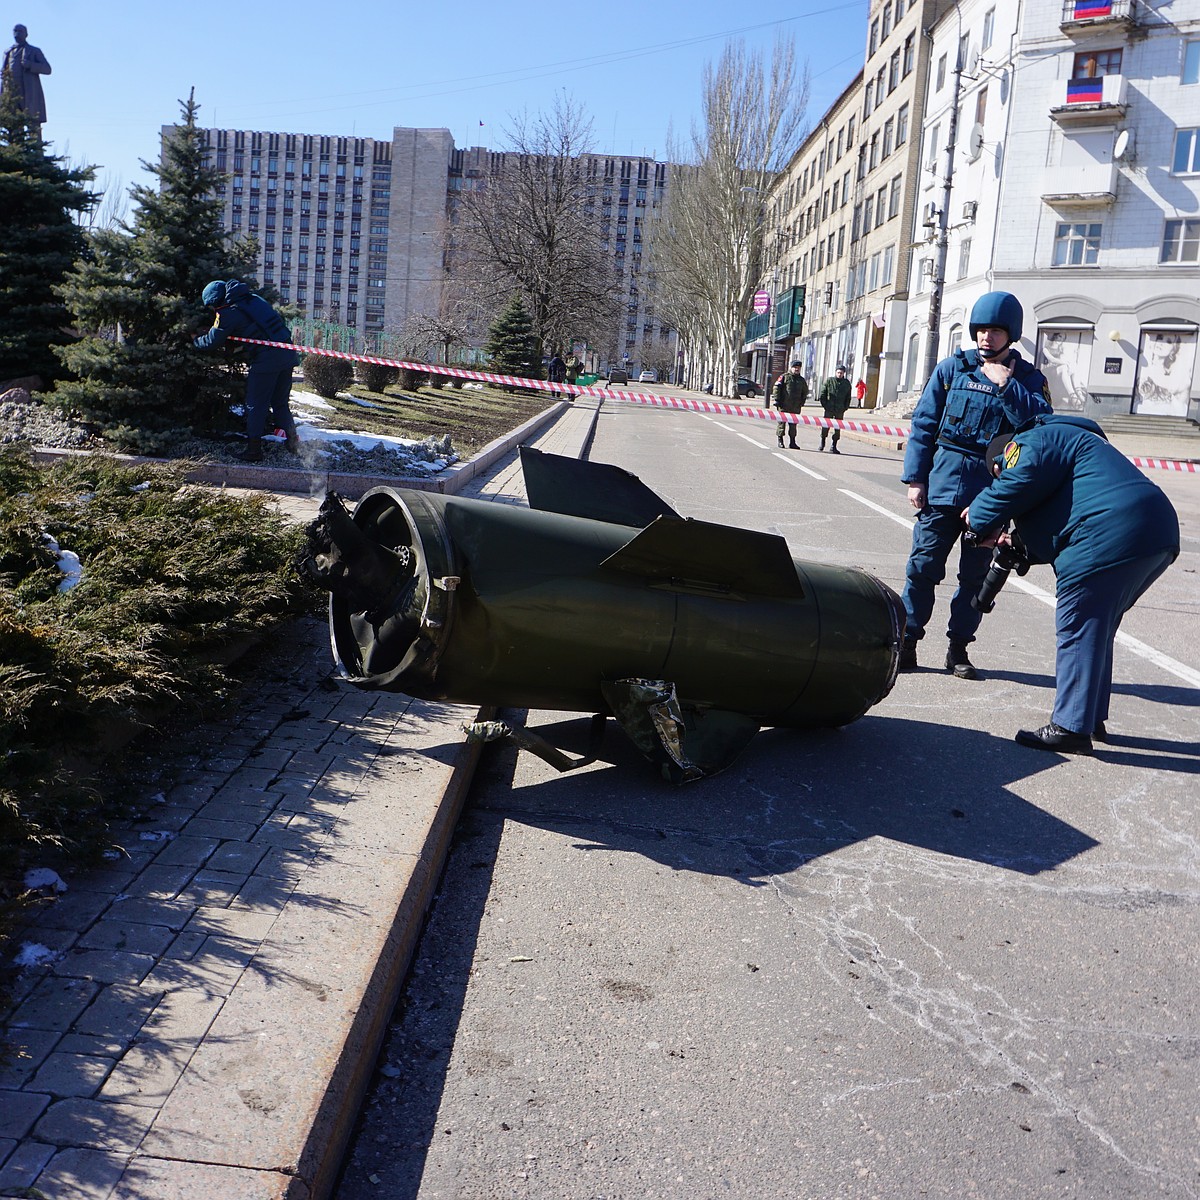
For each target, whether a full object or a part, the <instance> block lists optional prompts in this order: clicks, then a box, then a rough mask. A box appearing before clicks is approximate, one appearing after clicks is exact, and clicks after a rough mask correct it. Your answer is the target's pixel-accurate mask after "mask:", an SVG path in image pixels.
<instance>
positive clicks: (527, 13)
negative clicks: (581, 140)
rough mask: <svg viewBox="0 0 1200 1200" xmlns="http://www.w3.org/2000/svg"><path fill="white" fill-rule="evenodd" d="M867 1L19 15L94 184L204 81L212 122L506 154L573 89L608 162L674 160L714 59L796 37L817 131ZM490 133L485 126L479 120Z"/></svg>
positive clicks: (847, 62) (138, 177)
mask: <svg viewBox="0 0 1200 1200" xmlns="http://www.w3.org/2000/svg"><path fill="white" fill-rule="evenodd" d="M867 7H868V0H800V2H799V3H795V4H759V5H740V6H739V5H731V4H729V3H718V2H717V0H692V2H690V3H686V4H685V3H683V2H682V0H640V2H637V3H634V2H632V0H609V2H608V3H601V4H594V5H579V6H573V7H568V6H564V5H563V4H562V3H561V2H560V3H550V2H548V0H525V2H524V3H521V4H516V5H514V4H503V3H495V2H494V0H493V2H492V3H488V4H483V3H479V2H478V0H460V2H459V3H457V4H423V5H414V4H401V5H394V6H393V5H390V4H388V5H385V4H381V3H375V4H368V3H363V2H362V0H343V3H341V4H334V5H327V4H317V3H314V2H312V0H293V3H291V4H263V3H250V4H244V5H233V4H224V5H214V4H204V5H201V4H195V5H186V6H185V5H176V4H170V3H168V4H163V3H161V2H159V3H155V4H151V3H148V2H145V0H128V2H122V3H119V4H116V5H110V6H107V7H105V6H101V5H97V4H96V3H95V0H88V2H87V3H84V2H83V0H49V2H48V3H40V4H32V3H28V0H26V2H25V3H23V4H21V5H19V6H17V7H15V8H12V9H10V10H9V11H10V13H11V15H10V16H8V17H6V18H5V21H4V23H3V27H2V28H0V37H3V39H4V40H3V45H4V46H8V45H9V44H11V36H10V35H11V29H12V26H13V25H14V24H16V23H21V24H24V25H26V26H27V27H28V29H29V40H30V42H31V43H32V44H33V45H35V46H38V47H40V48H41V50H42V52H43V53H44V54H45V55H46V58H47V59H48V60H49V62H50V66H51V68H52V70H53V74H52V75H50V76H49V77H48V78H46V79H44V80H43V84H44V87H45V92H46V104H47V110H48V120H47V123H46V126H45V129H44V131H43V132H44V134H45V136H46V138H47V139H48V140H49V141H50V142H51V143H52V147H51V149H52V152H54V153H56V154H61V155H65V156H66V157H67V158H68V159H70V160H71V161H72V162H78V161H80V160H84V161H87V162H89V163H93V164H97V165H98V166H100V167H101V168H102V169H101V172H100V175H99V177H98V178H99V182H101V183H104V182H107V183H108V184H110V185H111V184H112V182H113V181H114V180H115V179H119V180H120V183H121V187H122V190H127V189H128V188H129V186H130V185H131V184H133V183H146V182H148V176H146V174H145V172H144V171H143V170H142V169H141V168H140V166H139V165H138V163H139V159H154V158H156V157H157V153H158V130H159V126H160V125H162V124H164V123H166V122H170V121H173V120H175V119H176V117H177V116H178V112H179V106H178V104H177V100H178V99H179V98H180V97H185V96H186V95H187V93H188V91H189V89H190V88H192V87H195V89H196V99H197V100H198V101H199V103H200V105H201V110H200V120H201V123H202V124H203V125H205V126H214V127H224V128H236V129H263V130H270V131H276V132H283V133H314V134H334V135H349V136H359V137H375V138H390V136H391V130H392V126H393V125H409V126H433V127H439V128H441V127H444V128H447V129H449V130H450V132H451V134H452V135H453V137H454V140H455V143H456V144H457V145H459V146H471V145H486V146H492V147H498V146H500V145H501V144H502V143H503V133H504V129H505V126H506V125H507V123H508V118H509V117H510V115H511V114H513V113H517V112H521V111H523V110H524V111H528V112H530V113H534V112H537V111H538V110H539V109H542V108H548V107H549V106H550V105H551V103H552V102H553V99H554V95H555V93H556V92H560V91H565V92H566V93H567V94H569V95H570V96H571V97H572V98H573V99H574V100H575V101H577V102H578V103H579V104H581V105H582V107H583V108H584V109H585V111H586V112H587V113H588V115H589V116H590V117H591V118H592V122H593V144H594V148H595V149H596V150H598V151H606V152H607V151H611V152H613V153H616V154H651V155H656V156H658V157H664V156H665V154H666V148H667V142H668V136H669V133H670V132H671V130H674V132H675V134H676V136H677V137H678V136H680V135H685V134H686V133H687V131H688V130H689V128H690V126H691V122H692V119H693V116H694V114H695V113H696V111H697V109H698V105H699V95H700V76H701V72H702V70H703V67H704V64H705V63H706V62H709V61H715V60H716V59H717V58H718V57H719V55H720V53H721V50H722V48H723V46H724V44H725V42H726V41H727V40H728V39H729V38H731V37H741V38H743V39H744V40H745V42H746V43H747V45H749V46H751V47H759V46H761V47H769V46H770V43H771V41H772V39H773V38H774V36H775V35H776V33H777V32H783V33H786V34H791V35H794V36H795V39H796V45H797V51H798V54H799V56H800V58H801V59H802V60H803V59H805V58H807V59H808V61H809V64H810V69H811V72H812V92H811V101H810V106H809V119H810V121H811V120H815V119H816V118H817V117H818V116H820V114H821V113H822V112H823V111H824V110H825V108H827V107H828V106H829V104H831V103H832V102H833V100H835V99H836V98H837V96H838V95H839V93H840V92H841V91H842V89H843V88H844V87H845V86H846V84H847V83H848V82H849V81H850V80H851V79H852V78H853V77H854V75H855V73H856V72H857V70H858V68H859V66H860V65H861V63H862V55H863V48H864V44H865V40H866V31H865V30H866V26H865V22H866V13H867ZM481 121H482V122H483V126H482V127H480V122H481Z"/></svg>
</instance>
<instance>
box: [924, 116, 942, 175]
mask: <svg viewBox="0 0 1200 1200" xmlns="http://www.w3.org/2000/svg"><path fill="white" fill-rule="evenodd" d="M941 133H942V127H941V126H940V125H935V126H934V127H933V128H932V129H931V130H930V131H929V153H928V154H926V155H925V165H926V166H927V167H928V168H929V169H930V170H931V171H936V170H937V154H938V138H939V137H941Z"/></svg>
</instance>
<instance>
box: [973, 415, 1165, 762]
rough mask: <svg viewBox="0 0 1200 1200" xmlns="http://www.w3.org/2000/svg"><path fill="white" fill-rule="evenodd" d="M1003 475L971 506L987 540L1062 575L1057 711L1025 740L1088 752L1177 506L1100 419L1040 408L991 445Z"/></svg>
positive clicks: (1101, 731) (1159, 569)
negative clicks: (1116, 650) (1125, 625)
mask: <svg viewBox="0 0 1200 1200" xmlns="http://www.w3.org/2000/svg"><path fill="white" fill-rule="evenodd" d="M987 454H988V461H989V467H990V469H991V470H992V471H993V473H994V474H995V476H996V478H995V481H994V482H993V483H992V484H991V485H990V486H989V487H988V488H987V489H986V490H985V491H983V492H980V494H979V495H978V496H976V497H975V499H974V500H973V501H972V503H971V505H970V507H969V508H967V509H965V510H964V511H963V513H962V518H963V520H964V521H965V522H966V523H967V524H968V525H969V526H970V528H971V529H972V530H974V531H975V532H976V533H977V534H979V535H980V536H981V539H982V540H983V542H984V543H985V544H995V543H996V542H997V541H999V542H1001V543H1003V544H1008V545H1011V544H1013V539H1012V537H1011V535H1010V534H1008V533H1007V532H1003V530H1004V527H1005V526H1006V525H1007V523H1008V522H1010V521H1011V522H1013V523H1014V527H1015V530H1016V533H1017V535H1018V537H1019V539H1020V543H1021V544H1023V548H1024V551H1025V553H1026V554H1027V555H1028V557H1029V559H1030V561H1031V562H1035V563H1050V564H1051V565H1052V566H1053V567H1054V575H1055V578H1056V580H1057V584H1058V586H1057V589H1056V591H1057V599H1056V602H1055V608H1054V624H1055V630H1056V634H1057V653H1056V661H1055V668H1054V680H1055V689H1056V690H1055V696H1054V711H1053V713H1052V714H1051V717H1050V723H1049V724H1048V725H1044V726H1042V728H1041V729H1037V730H1032V731H1031V730H1027V729H1022V730H1021V731H1020V732H1019V733H1018V734H1017V741H1018V742H1020V743H1021V745H1023V746H1032V747H1034V748H1035V749H1038V750H1058V751H1062V752H1064V753H1069V754H1090V753H1091V752H1092V738H1093V737H1098V738H1100V739H1101V740H1104V739H1105V738H1107V736H1108V735H1107V732H1106V729H1105V724H1104V723H1105V721H1107V720H1108V702H1109V693H1110V692H1111V691H1112V659H1113V642H1114V640H1115V639H1116V636H1117V629H1118V627H1119V626H1120V624H1121V618H1122V617H1123V616H1124V615H1125V614H1126V613H1127V612H1128V611H1129V610H1130V609H1131V608H1132V607H1133V605H1134V603H1135V602H1136V601H1137V599H1138V597H1139V596H1141V595H1142V593H1143V592H1144V591H1145V590H1146V589H1147V588H1148V587H1149V586H1150V585H1151V584H1152V583H1153V582H1154V581H1155V580H1156V579H1157V578H1158V577H1159V576H1160V575H1161V574H1162V573H1163V572H1164V571H1165V570H1166V569H1167V567H1168V566H1170V564H1171V563H1172V562H1173V561H1174V560H1175V558H1176V556H1177V555H1178V554H1179V518H1178V517H1177V516H1176V514H1175V509H1174V508H1173V507H1172V506H1171V502H1170V500H1168V499H1167V497H1166V495H1165V494H1164V493H1163V491H1162V490H1161V489H1160V488H1158V487H1157V486H1156V485H1155V484H1153V483H1151V482H1150V480H1149V479H1147V478H1146V477H1145V475H1143V474H1142V473H1141V471H1139V470H1138V469H1137V468H1136V467H1135V466H1134V465H1133V464H1132V463H1131V462H1130V461H1129V460H1128V459H1127V458H1125V457H1124V455H1122V454H1121V452H1120V451H1119V450H1116V449H1115V448H1114V447H1113V446H1111V445H1109V443H1108V440H1107V438H1105V436H1104V432H1103V430H1102V429H1101V428H1100V426H1099V425H1097V424H1096V423H1095V422H1094V421H1089V420H1088V419H1087V418H1086V417H1080V416H1074V415H1069V414H1062V415H1053V414H1052V415H1050V416H1039V417H1035V418H1034V419H1033V420H1032V421H1030V422H1028V423H1027V424H1025V425H1023V426H1022V427H1021V429H1019V430H1018V431H1017V432H1016V433H1015V434H1013V435H1011V437H1008V436H1006V435H1001V436H1000V437H997V438H996V439H995V440H994V442H993V443H992V445H991V446H989V447H988V452H987Z"/></svg>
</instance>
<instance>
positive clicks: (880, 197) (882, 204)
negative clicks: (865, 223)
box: [875, 184, 888, 226]
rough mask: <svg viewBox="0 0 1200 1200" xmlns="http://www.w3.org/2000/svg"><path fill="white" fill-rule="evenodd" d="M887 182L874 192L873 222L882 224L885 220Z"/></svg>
mask: <svg viewBox="0 0 1200 1200" xmlns="http://www.w3.org/2000/svg"><path fill="white" fill-rule="evenodd" d="M887 193H888V190H887V184H884V186H883V187H881V188H880V189H879V191H878V192H876V193H875V224H876V225H877V226H878V225H882V224H883V223H884V221H886V220H887Z"/></svg>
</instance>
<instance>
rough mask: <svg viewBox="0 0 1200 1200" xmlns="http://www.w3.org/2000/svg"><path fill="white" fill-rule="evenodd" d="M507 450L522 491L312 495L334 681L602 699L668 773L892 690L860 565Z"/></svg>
mask: <svg viewBox="0 0 1200 1200" xmlns="http://www.w3.org/2000/svg"><path fill="white" fill-rule="evenodd" d="M522 465H523V467H524V470H525V474H526V480H527V485H528V492H529V497H530V503H531V505H536V506H537V507H530V508H520V507H517V506H514V505H506V504H497V503H491V502H487V501H479V500H468V499H462V498H459V497H455V496H442V495H439V494H436V493H430V492H418V491H408V490H402V489H393V488H388V487H384V488H376V489H374V490H373V491H370V492H368V493H367V494H366V495H365V496H364V497H363V498H362V500H361V501H360V502H359V504H358V506H357V508H356V509H355V511H354V515H353V518H351V517H350V516H349V515H348V514H347V513H346V511H345V509H344V508H343V507H342V505H341V502H340V501H339V500H338V499H337V497H335V496H330V497H328V498H327V499H326V502H325V504H324V505H323V506H322V510H321V516H320V517H318V520H317V521H316V522H315V523H314V525H313V527H312V528H311V529H310V543H311V553H310V556H309V558H308V560H307V564H306V565H307V570H308V574H309V575H310V577H311V578H313V579H314V580H315V581H317V582H318V583H319V584H320V585H321V586H323V587H326V588H328V589H329V590H330V592H331V598H330V629H331V634H332V640H333V648H334V653H335V656H336V659H337V661H338V664H339V667H340V670H341V671H342V673H343V675H344V677H345V678H346V679H347V680H348V681H349V682H350V683H352V684H354V685H355V686H357V687H362V688H369V689H385V690H388V691H400V692H404V693H406V694H408V695H412V696H417V697H420V698H423V699H431V700H446V701H452V702H456V703H471V704H481V705H496V706H500V707H506V708H534V709H552V710H565V711H570V712H591V713H599V714H606V715H612V716H614V717H616V719H617V720H618V722H619V723H620V724H621V725H622V727H623V728H624V729H625V730H626V732H627V733H628V734H629V735H630V736H631V737H632V739H633V740H634V742H635V743H636V744H637V745H638V746H639V747H640V748H641V749H642V750H643V751H645V752H646V753H647V754H649V755H650V756H651V758H652V759H654V760H655V761H657V762H658V763H659V765H660V766H661V767H662V769H663V771H664V773H665V774H666V775H667V776H668V777H669V778H672V779H675V780H677V781H683V780H686V779H691V778H699V777H701V776H704V775H708V774H712V773H714V772H715V771H717V770H719V769H721V768H722V767H724V766H726V765H727V764H728V762H729V761H731V759H732V758H733V757H734V755H736V754H737V753H738V751H739V750H740V749H741V748H742V747H743V746H744V745H745V743H746V742H747V741H748V740H749V738H750V737H752V736H753V734H754V733H755V732H757V730H758V729H759V728H761V727H764V726H786V727H791V728H806V727H814V726H835V725H844V724H847V723H848V722H850V721H853V720H855V719H857V718H858V717H860V716H862V715H863V713H865V712H866V711H867V709H869V708H870V707H871V706H872V705H873V704H876V703H878V702H879V701H880V700H881V699H883V697H884V696H886V695H887V693H888V692H889V691H890V690H891V687H892V685H893V683H894V682H895V678H896V665H897V660H898V654H899V647H900V643H901V640H902V636H903V628H904V612H903V608H902V606H901V604H900V600H899V598H898V597H897V596H896V594H895V593H894V592H892V591H891V590H890V589H889V588H888V587H886V586H885V585H884V584H883V583H881V582H880V581H879V580H877V579H876V578H874V576H872V575H870V574H868V573H867V572H865V571H862V570H858V569H855V568H845V567H832V566H826V565H823V564H819V563H812V562H801V561H798V560H794V559H793V558H792V557H791V554H790V552H789V550H788V547H787V543H786V541H785V540H784V539H783V538H782V537H779V536H778V535H775V534H766V533H759V532H756V531H753V530H746V529H737V528H733V527H730V526H726V525H717V524H712V523H709V522H703V521H693V520H688V519H685V518H682V517H680V516H678V515H677V514H675V513H674V512H673V511H672V510H671V508H670V507H669V506H668V505H667V504H666V503H665V502H664V501H662V500H661V499H660V498H659V497H657V496H655V495H654V493H653V492H651V491H649V489H646V488H645V487H644V486H643V485H642V484H641V483H640V481H638V480H636V479H635V478H634V477H633V476H631V475H628V474H627V473H626V472H623V471H620V470H619V468H614V467H608V466H605V465H604V464H594V463H578V462H576V461H575V460H573V459H562V458H557V457H556V456H553V455H543V454H540V453H538V452H536V451H533V452H531V451H527V450H526V451H523V453H522ZM593 497H594V498H593ZM588 511H600V512H602V513H603V515H604V517H605V519H602V520H598V519H595V518H594V517H592V516H588V515H585V514H586V513H587V512H588ZM643 522H644V524H643ZM499 730H500V732H502V733H503V732H510V731H508V730H507V729H506V728H505V727H503V726H501V727H499ZM494 732H495V730H484V731H481V735H482V736H488V735H489V733H494ZM535 740H536V739H535ZM527 748H530V749H537V747H536V746H532V745H530V746H528V747H527ZM575 765H578V764H575Z"/></svg>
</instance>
